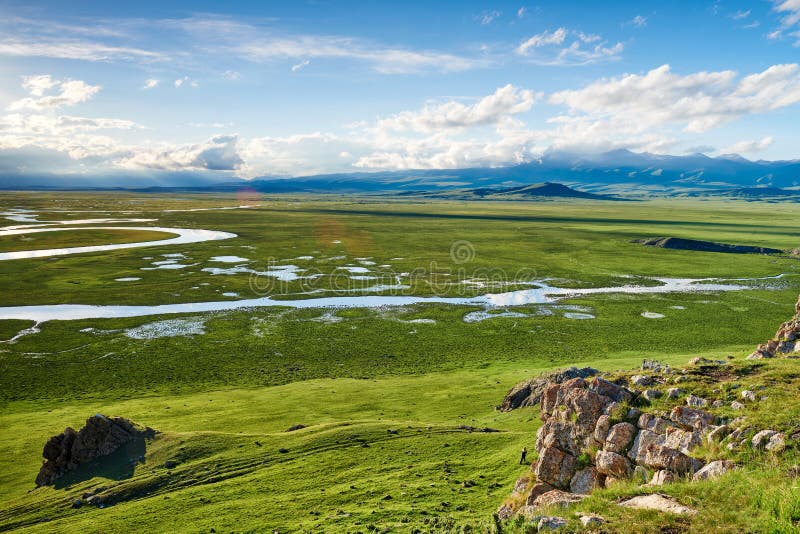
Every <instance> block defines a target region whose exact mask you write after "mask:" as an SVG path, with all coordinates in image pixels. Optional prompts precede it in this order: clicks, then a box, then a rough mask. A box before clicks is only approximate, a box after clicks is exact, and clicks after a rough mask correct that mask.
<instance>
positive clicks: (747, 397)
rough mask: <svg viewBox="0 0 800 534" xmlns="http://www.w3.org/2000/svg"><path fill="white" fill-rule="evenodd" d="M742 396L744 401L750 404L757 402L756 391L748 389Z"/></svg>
mask: <svg viewBox="0 0 800 534" xmlns="http://www.w3.org/2000/svg"><path fill="white" fill-rule="evenodd" d="M741 395H742V398H743V399H744V400H746V401H749V402H755V401H756V394H755V392H754V391H751V390H749V389H746V390H744V391H742V393H741Z"/></svg>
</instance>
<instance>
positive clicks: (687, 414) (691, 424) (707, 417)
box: [669, 406, 714, 430]
mask: <svg viewBox="0 0 800 534" xmlns="http://www.w3.org/2000/svg"><path fill="white" fill-rule="evenodd" d="M669 418H670V419H671V420H672V421H673V422H675V423H677V424H678V425H680V426H682V427H684V428H688V429H700V430H702V429H703V428H705V427H707V426H708V425H710V424H711V423H713V422H714V416H713V415H711V414H710V413H708V412H704V411H703V410H697V409H695V408H689V407H686V406H676V407H675V408H673V409H672V412H670V414H669Z"/></svg>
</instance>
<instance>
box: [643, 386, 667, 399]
mask: <svg viewBox="0 0 800 534" xmlns="http://www.w3.org/2000/svg"><path fill="white" fill-rule="evenodd" d="M662 395H663V393H661V392H660V391H659V390H657V389H646V390H644V391H643V392H642V397H644V398H645V399H647V401H648V402H653V401H654V400H656V399H659V398H661V396H662Z"/></svg>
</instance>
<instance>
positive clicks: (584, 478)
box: [569, 467, 602, 495]
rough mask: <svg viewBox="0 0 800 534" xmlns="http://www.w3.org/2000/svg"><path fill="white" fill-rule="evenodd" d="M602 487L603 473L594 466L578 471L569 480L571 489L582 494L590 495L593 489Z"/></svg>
mask: <svg viewBox="0 0 800 534" xmlns="http://www.w3.org/2000/svg"><path fill="white" fill-rule="evenodd" d="M600 487H602V480H601V475H600V473H599V472H598V471H597V469H595V468H594V467H587V468H585V469H581V470H580V471H577V472H576V473H575V475H574V476H573V477H572V480H570V482H569V490H570V491H571V492H572V493H578V494H580V495H588V494H589V493H591V492H592V490H593V489H595V488H600Z"/></svg>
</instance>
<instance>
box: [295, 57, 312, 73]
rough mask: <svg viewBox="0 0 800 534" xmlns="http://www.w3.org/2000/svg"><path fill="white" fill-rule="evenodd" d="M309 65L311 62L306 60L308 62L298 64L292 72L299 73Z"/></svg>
mask: <svg viewBox="0 0 800 534" xmlns="http://www.w3.org/2000/svg"><path fill="white" fill-rule="evenodd" d="M309 63H311V62H310V61H309V60H307V59H306V60H303V61H301V62H300V63H296V64H294V65H292V72H297V71H299V70H301V69H303V68H305V67H307V66H308V64H309Z"/></svg>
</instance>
